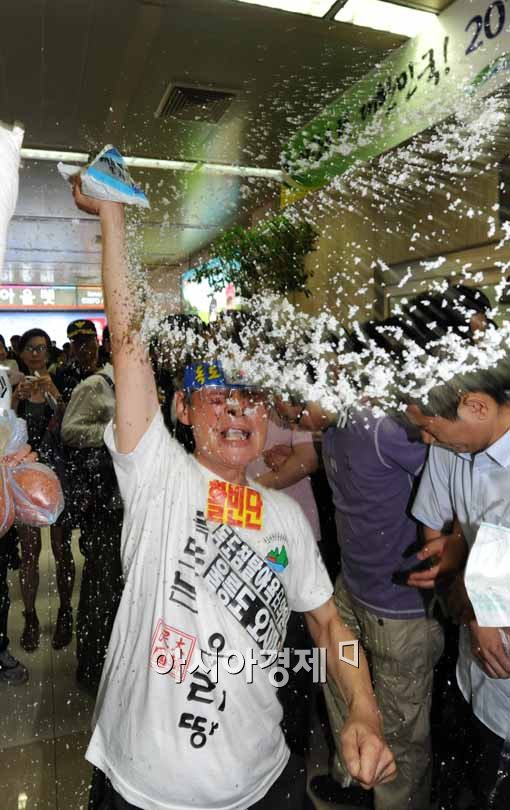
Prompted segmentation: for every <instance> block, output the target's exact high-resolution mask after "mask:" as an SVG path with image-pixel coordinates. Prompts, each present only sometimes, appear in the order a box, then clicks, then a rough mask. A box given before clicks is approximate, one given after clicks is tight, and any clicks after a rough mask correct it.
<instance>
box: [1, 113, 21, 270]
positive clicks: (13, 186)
mask: <svg viewBox="0 0 510 810" xmlns="http://www.w3.org/2000/svg"><path fill="white" fill-rule="evenodd" d="M23 135H24V131H23V128H22V127H21V126H20V125H19V124H15V125H14V126H12V127H10V126H7V124H3V123H2V122H1V121H0V271H1V270H2V268H3V264H4V257H5V250H6V247H7V229H8V227H9V222H10V221H11V218H12V215H13V214H14V209H15V208H16V201H17V199H18V185H19V178H18V172H19V161H20V149H21V144H22V143H23Z"/></svg>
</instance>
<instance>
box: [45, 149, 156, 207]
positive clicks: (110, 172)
mask: <svg viewBox="0 0 510 810" xmlns="http://www.w3.org/2000/svg"><path fill="white" fill-rule="evenodd" d="M58 170H59V172H60V174H61V175H62V177H63V178H64V180H68V181H69V182H72V180H73V178H74V177H76V175H78V174H79V175H80V176H81V187H82V191H83V193H84V194H87V196H89V197H93V198H94V199H96V200H112V201H113V202H120V203H125V204H127V205H139V206H141V207H142V208H150V203H149V200H148V199H147V197H146V196H145V194H144V193H143V191H142V190H141V188H139V187H138V186H137V185H136V184H135V182H134V181H133V179H132V177H131V175H130V174H129V172H128V170H127V168H126V165H125V163H124V158H123V157H122V155H121V154H120V152H119V151H118V150H117V149H115V147H114V146H105V147H104V149H103V150H102V151H101V152H100V153H99V154H98V156H97V157H96V158H94V160H93V161H92V162H91V163H89V164H88V166H86V167H85V168H80V167H79V166H70V165H67V164H65V163H59V164H58Z"/></svg>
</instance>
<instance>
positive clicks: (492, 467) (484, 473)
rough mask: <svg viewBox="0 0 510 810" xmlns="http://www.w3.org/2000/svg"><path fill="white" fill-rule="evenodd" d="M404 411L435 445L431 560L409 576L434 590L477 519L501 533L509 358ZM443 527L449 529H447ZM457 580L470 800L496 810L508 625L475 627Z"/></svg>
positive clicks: (424, 517)
mask: <svg viewBox="0 0 510 810" xmlns="http://www.w3.org/2000/svg"><path fill="white" fill-rule="evenodd" d="M408 416H409V418H410V419H411V421H412V422H413V423H414V424H415V425H417V426H418V427H419V428H420V429H421V431H422V438H423V440H424V441H427V442H428V443H430V444H433V443H437V445H438V446H433V447H431V449H430V454H429V458H428V461H427V464H426V467H425V470H424V472H423V476H422V479H421V484H420V488H419V491H418V494H417V497H416V500H415V502H414V506H413V510H412V512H413V515H414V517H415V518H417V519H418V520H419V521H420V522H421V523H422V524H423V525H424V527H425V529H424V533H425V539H426V541H427V545H426V547H425V548H424V550H423V551H422V552H421V554H420V555H419V556H421V558H422V559H423V560H426V559H430V560H431V561H432V567H431V568H430V569H429V570H427V571H420V572H416V573H414V574H412V575H411V576H410V577H409V580H408V582H409V584H410V585H415V586H417V587H433V586H434V585H435V583H436V581H438V580H441V579H442V578H444V577H447V576H451V575H452V574H454V573H455V572H462V571H463V568H464V565H465V561H466V557H467V554H468V553H469V551H470V550H471V548H472V547H473V545H474V543H475V541H476V539H477V535H478V532H479V530H480V526H481V525H482V524H486V523H490V524H495V525H497V526H498V528H499V530H500V531H501V532H503V535H502V536H505V532H506V529H507V528H508V527H510V432H509V431H510V364H509V363H508V361H506V360H504V361H501V362H500V363H499V364H498V365H497V367H493V368H491V369H490V370H484V371H479V372H477V373H473V374H469V375H465V376H459V377H458V378H456V379H454V380H452V381H450V383H448V384H446V385H441V386H438V387H437V388H436V389H433V390H432V391H431V392H430V395H429V398H428V401H427V404H426V405H424V404H422V403H420V404H417V403H413V404H411V405H410V406H409V407H408ZM447 524H450V525H453V529H450V530H449V533H448V534H445V533H444V532H443V530H444V527H445V525H447ZM506 536H508V538H509V540H508V542H509V543H510V533H508V535H506ZM456 587H457V604H458V610H459V614H460V619H461V622H462V623H463V625H464V626H463V627H462V629H461V635H460V641H459V660H458V665H457V680H458V683H459V686H460V689H461V691H462V693H463V695H464V697H465V698H466V700H467V701H468V702H470V703H471V707H472V711H473V714H474V731H475V734H474V741H475V747H476V753H477V760H476V763H477V764H476V774H475V783H476V787H477V790H478V794H479V795H478V803H477V805H476V807H477V809H478V810H481V809H482V808H486V807H487V808H492V810H499V809H500V808H501V810H502V808H508V807H509V806H510V774H508V775H507V776H506V777H505V778H502V773H501V766H502V764H503V760H504V755H503V759H502V751H503V746H504V740H505V739H506V738H507V737H510V680H509V679H510V656H509V655H508V653H507V651H506V649H505V647H506V648H507V649H508V645H507V644H506V641H505V635H504V634H505V633H507V631H508V630H509V628H497V627H481V626H480V625H479V624H478V622H477V621H476V618H475V612H474V610H473V605H472V604H471V603H470V601H469V597H468V595H467V592H466V588H465V586H464V582H463V578H462V575H461V577H460V581H457V586H456ZM508 599H509V600H510V588H509V593H508ZM500 630H502V631H503V632H500ZM498 772H499V773H498ZM498 777H499V779H498Z"/></svg>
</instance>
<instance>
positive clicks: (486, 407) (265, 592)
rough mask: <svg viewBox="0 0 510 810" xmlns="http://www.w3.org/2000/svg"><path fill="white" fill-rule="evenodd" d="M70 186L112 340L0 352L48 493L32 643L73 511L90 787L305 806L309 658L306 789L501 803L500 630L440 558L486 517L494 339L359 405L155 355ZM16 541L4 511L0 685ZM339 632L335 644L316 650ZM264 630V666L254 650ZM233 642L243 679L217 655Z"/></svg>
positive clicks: (467, 302)
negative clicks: (48, 576) (424, 383)
mask: <svg viewBox="0 0 510 810" xmlns="http://www.w3.org/2000/svg"><path fill="white" fill-rule="evenodd" d="M74 195H75V200H76V202H77V204H78V206H79V207H80V208H82V209H83V210H85V211H87V212H88V213H93V214H96V215H99V217H100V220H101V227H102V249H103V284H104V288H105V300H106V301H107V302H108V309H107V315H108V320H109V325H110V327H111V329H112V342H111V344H110V335H109V332H107V333H106V339H105V337H103V344H102V346H101V347H100V346H99V343H98V339H97V333H96V330H95V327H94V324H93V323H92V322H90V321H87V320H83V321H73V322H72V323H71V324H70V325H69V327H68V337H69V345H68V346H64V347H63V350H62V351H61V352H60V351H58V350H56V349H55V348H54V347H53V346H52V343H51V339H50V337H49V336H48V335H47V334H46V333H45V332H44V331H42V330H40V329H37V328H34V329H31V330H29V331H28V332H26V333H25V334H24V335H22V336H20V337H19V338H18V337H17V336H13V338H11V348H10V349H9V350H7V349H6V346H5V343H4V341H3V339H2V340H0V362H1V363H2V364H3V365H8V366H9V367H10V371H11V375H12V380H13V383H14V385H15V387H14V395H13V407H14V408H16V409H17V412H18V414H19V415H20V416H23V418H25V419H26V421H27V425H28V432H29V441H30V445H31V447H32V448H33V450H35V451H36V452H37V453H38V454H39V456H40V458H41V459H42V460H44V461H46V463H48V464H50V465H51V466H53V468H54V469H55V470H56V471H57V473H58V475H59V477H60V479H61V482H62V486H63V489H64V492H65V496H66V508H65V511H64V513H63V515H62V516H61V518H59V521H58V522H57V524H56V525H55V526H53V527H52V529H51V545H52V550H53V554H54V557H55V564H56V572H57V586H58V592H59V598H60V608H59V613H58V618H57V622H56V627H55V633H54V637H53V641H52V643H53V646H54V647H55V648H57V649H58V648H61V647H64V646H67V645H68V644H69V643H70V642H71V639H72V635H73V613H72V608H71V597H72V592H73V586H74V577H75V567H74V560H73V556H72V552H71V544H70V538H71V532H72V530H73V529H76V528H78V529H79V530H80V551H81V553H82V554H83V556H84V560H85V562H84V568H83V575H82V579H81V585H80V598H79V607H78V615H77V618H76V642H77V659H78V664H77V679H78V681H79V682H80V683H81V684H83V685H84V686H85V687H86V688H90V689H92V690H94V691H97V690H98V689H99V691H98V696H97V704H96V710H95V714H94V728H93V734H92V739H91V742H90V745H89V748H88V751H87V759H88V760H89V761H90V762H91V763H92V764H93V765H94V777H93V783H92V787H91V795H90V805H89V807H90V810H109V809H110V808H123V810H137V809H138V810H169V808H174V809H175V810H177V808H179V809H180V810H182V809H183V808H192V807H195V808H196V807H200V808H203V810H205V808H213V807H214V808H217V810H247V808H253V810H272V809H273V808H274V810H281V808H289V810H290V808H292V810H294V809H296V810H299V808H304V807H306V806H309V805H307V804H306V802H307V801H308V799H307V798H306V779H307V776H306V768H305V764H304V763H305V759H306V754H307V750H308V747H309V731H310V724H311V722H312V716H311V714H312V713H311V710H310V707H311V706H316V704H317V702H319V703H320V700H319V699H318V695H317V693H318V692H320V687H318V686H317V685H316V683H317V682H318V681H321V680H322V681H323V683H322V694H323V697H324V706H325V710H326V712H327V727H328V729H329V734H330V740H331V767H330V772H329V774H322V775H321V776H316V777H314V778H312V779H311V780H309V781H310V791H311V794H312V795H313V796H317V797H318V798H321V799H323V800H325V801H328V800H331V801H337V802H345V803H354V804H356V805H357V806H368V807H372V806H373V807H375V808H376V810H405V809H406V808H407V809H408V810H429V808H430V807H431V806H433V805H432V802H433V801H436V805H435V806H437V807H440V808H444V809H445V810H446V809H447V808H452V810H454V808H461V807H464V808H466V807H467V806H468V804H467V803H468V802H471V807H472V808H473V810H482V808H496V810H498V809H499V808H507V807H508V805H509V801H510V775H508V778H506V777H507V773H508V771H507V770H505V768H507V767H508V765H507V764H505V763H506V760H505V753H506V747H505V739H506V737H507V735H508V731H509V728H510V686H509V683H510V681H509V680H508V679H509V678H510V644H509V640H508V635H506V630H508V628H506V630H505V628H486V627H481V626H479V625H478V623H477V620H476V614H475V612H474V610H473V606H472V604H471V603H470V600H469V597H468V593H467V591H466V587H465V583H464V576H463V572H464V569H465V565H466V559H467V557H468V553H469V550H470V548H471V547H472V546H473V544H474V543H475V540H476V538H477V534H478V532H479V531H482V529H483V526H484V525H485V524H487V523H491V524H494V525H497V526H500V525H501V526H502V530H503V529H504V521H505V515H506V511H507V510H506V498H505V492H506V487H507V485H508V484H509V483H510V473H508V472H507V470H509V469H510V438H509V431H510V368H509V367H508V365H507V363H506V362H505V361H501V363H499V364H498V365H497V366H496V367H494V368H491V369H488V370H485V371H480V372H479V373H477V374H474V375H473V374H472V375H464V376H462V375H460V376H458V377H457V378H455V379H453V380H446V381H438V384H437V386H436V387H435V388H433V389H432V391H431V392H430V395H429V398H428V400H427V402H426V403H425V402H422V401H418V400H412V399H410V400H409V402H408V403H407V410H406V411H405V414H404V413H400V414H399V415H396V414H386V415H384V416H376V415H374V413H373V412H372V411H371V410H370V408H369V407H368V405H366V407H365V408H364V409H359V410H356V411H353V412H352V413H351V414H350V415H349V416H348V418H343V419H341V420H340V419H339V418H338V415H337V414H332V413H329V412H327V411H325V410H324V409H323V408H322V407H321V406H320V405H319V404H318V403H310V402H299V401H296V400H294V399H292V398H291V399H282V398H280V399H278V398H271V396H270V394H269V392H267V391H265V390H263V389H261V388H260V387H259V386H258V385H257V381H256V380H252V381H250V380H247V379H246V378H245V377H244V378H236V379H229V378H227V377H226V375H225V372H224V369H223V366H222V363H221V358H220V359H219V360H218V361H215V362H202V361H200V360H199V359H196V358H190V360H189V363H188V364H187V365H186V368H184V369H183V373H182V378H180V379H177V378H176V377H175V376H174V375H172V374H170V373H169V372H168V369H166V368H165V365H164V362H162V360H161V358H160V357H158V354H157V347H156V348H155V351H154V353H153V356H152V357H151V356H149V353H147V352H146V349H145V348H144V346H143V345H142V342H141V340H140V338H139V335H138V334H137V332H136V328H135V327H134V324H135V323H136V318H135V303H134V301H133V299H132V297H131V293H130V285H129V283H128V271H127V264H126V259H125V245H124V225H123V209H122V206H121V205H119V204H116V203H109V202H106V201H103V202H99V201H97V200H92V199H90V198H87V197H85V196H84V195H83V194H82V192H81V190H80V188H79V186H78V185H76V186H75V187H74ZM444 301H446V305H445V304H444ZM460 304H462V306H460ZM489 309H490V304H489V301H488V300H487V299H486V297H485V296H484V294H483V293H482V292H481V291H478V290H473V289H471V288H468V287H463V286H457V287H452V288H450V289H449V290H448V291H447V293H445V294H444V295H443V296H440V297H438V296H422V297H420V298H419V299H415V301H414V302H412V303H411V304H410V305H409V306H408V309H407V311H406V313H404V315H401V316H399V317H398V318H397V319H389V320H388V321H386V322H385V323H383V324H380V323H375V322H370V323H367V324H364V325H363V327H362V328H361V329H360V330H358V332H357V333H356V334H353V335H352V345H353V346H356V345H360V344H363V341H365V340H374V341H375V342H376V343H377V344H378V345H379V346H380V347H382V348H384V349H385V350H386V351H388V352H389V353H392V354H394V355H397V354H398V352H399V344H398V340H397V338H396V337H395V336H396V334H397V331H398V330H400V332H402V331H403V332H405V333H406V334H407V335H408V336H410V337H412V339H413V340H416V341H418V342H422V343H423V344H424V345H426V344H427V342H428V341H432V340H433V339H437V337H438V334H439V335H441V334H443V335H444V334H446V333H447V332H448V329H452V330H454V331H456V332H457V334H460V335H461V336H462V337H463V338H464V339H465V340H466V341H470V342H473V343H474V342H477V341H479V339H480V336H481V335H482V334H483V332H484V331H485V330H486V329H487V327H488V325H489V321H488V316H487V313H488V311H489ZM466 312H467V313H468V315H466ZM2 355H3V357H2ZM112 363H113V365H112ZM326 480H327V484H326ZM17 547H19V550H20V552H19V561H18V562H16V559H17V554H16V548H17ZM40 549H41V541H40V534H39V530H36V529H30V528H27V527H23V526H18V527H16V529H15V530H13V531H12V533H11V535H10V537H8V538H7V539H6V538H4V540H3V541H2V545H1V547H0V682H3V683H5V684H8V683H20V682H23V681H24V680H26V678H27V668H26V667H25V666H24V664H22V663H20V662H18V661H16V660H15V659H14V658H13V657H12V656H11V655H10V654H9V652H8V636H7V614H8V609H9V596H8V590H7V585H6V570H7V566H8V565H13V564H18V565H19V569H20V583H21V592H22V596H23V602H24V607H25V611H24V615H25V627H24V630H23V634H22V638H21V644H22V646H23V648H24V649H25V650H26V651H27V653H29V652H30V651H33V650H34V649H36V648H37V646H38V644H39V635H40V633H39V621H38V618H37V609H36V608H37V604H36V603H37V588H38V559H39V554H40ZM335 550H336V553H335ZM332 580H334V581H335V584H334V586H333V584H332ZM459 626H460V633H459V629H458V628H459ZM356 642H360V646H359V648H358V657H357V660H356V661H354V660H353V662H351V663H350V662H349V661H347V660H345V657H342V656H340V655H339V649H340V648H342V649H343V647H344V646H345V645H347V647H348V646H349V645H351V646H352V648H353V650H354V649H355V646H354V644H355V643H356ZM457 645H458V654H457ZM321 649H322V650H325V651H326V656H325V658H326V664H327V677H324V678H317V672H318V670H320V666H316V663H317V661H319V658H320V656H319V657H317V656H315V653H314V652H313V650H321ZM268 650H273V651H274V653H275V658H274V659H273V664H274V663H276V669H271V668H268V667H267V666H266V667H264V666H262V661H263V656H264V653H265V652H267V651H268ZM241 651H242V652H243V653H244V654H245V655H246V656H248V652H250V655H251V656H252V658H251V659H250V660H251V661H252V663H254V664H255V666H254V667H253V666H252V670H251V671H252V677H251V681H250V680H249V679H248V678H247V677H245V673H243V672H240V671H239V670H237V671H234V670H233V669H232V668H231V667H230V659H231V657H232V654H234V652H235V654H237V653H239V652H241ZM307 651H309V652H310V656H311V659H313V663H312V664H311V663H310V662H305V663H303V662H304V661H305V657H304V653H305V652H307ZM197 653H199V654H200V660H201V665H199V666H194V664H195V663H196V659H195V658H194V655H195V656H196V655H197ZM457 659H458V660H457ZM354 663H355V664H356V665H353V664H354ZM456 664H457V675H458V683H459V687H460V689H457V687H456V686H455V684H454V680H455V674H454V670H455V665H456ZM229 667H230V668H229ZM314 682H315V684H314ZM277 686H279V687H280V688H277ZM278 698H279V700H278ZM312 776H313V775H312ZM361 788H364V789H365V791H363V790H361ZM462 802H464V804H462Z"/></svg>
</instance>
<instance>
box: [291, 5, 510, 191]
mask: <svg viewBox="0 0 510 810" xmlns="http://www.w3.org/2000/svg"><path fill="white" fill-rule="evenodd" d="M508 82H510V0H456V2H455V3H454V4H453V5H451V6H450V7H449V8H448V9H447V10H446V11H444V12H443V13H442V14H441V15H440V16H439V17H432V18H431V24H430V27H428V28H427V29H425V30H424V31H423V32H422V33H421V34H419V35H418V36H416V37H414V38H413V39H411V40H409V41H408V42H406V43H405V44H404V45H402V46H401V47H400V48H399V49H398V50H396V51H394V52H393V53H391V54H390V55H389V56H388V57H387V58H386V59H385V60H384V61H382V62H381V63H380V65H378V66H377V67H376V68H375V69H374V70H372V71H371V72H370V73H369V74H367V76H365V77H364V78H363V79H361V80H360V81H358V82H357V83H356V84H355V85H353V86H352V88H351V89H350V90H348V91H347V92H346V93H344V95H342V96H341V97H340V98H338V99H337V100H336V101H334V102H332V103H331V104H330V105H328V107H326V108H325V109H324V111H323V112H322V113H321V114H320V115H319V116H318V117H317V118H315V119H314V120H313V121H310V123H309V124H308V125H307V126H306V127H305V128H304V129H303V130H301V131H300V132H298V133H296V135H295V136H294V137H293V138H292V140H291V141H290V143H289V144H288V145H287V146H286V148H285V150H284V152H283V155H282V166H283V168H284V170H285V171H286V172H287V174H288V176H289V187H288V188H284V191H283V194H282V204H283V205H287V204H289V203H290V202H292V201H293V200H294V199H296V198H298V197H300V196H303V193H306V192H307V191H309V190H314V189H318V188H322V187H323V186H324V185H325V184H326V183H327V182H328V181H330V180H331V179H332V178H333V177H336V176H338V175H340V174H342V173H343V172H345V171H346V170H347V169H348V168H349V167H350V166H352V165H353V164H354V163H356V162H357V161H360V160H361V161H363V160H369V159H371V158H374V157H377V156H378V155H380V154H382V153H383V152H386V151H388V150H389V149H392V148H393V147H395V146H398V145H399V144H401V143H403V142H404V141H406V140H408V139H409V138H411V137H413V136H414V135H417V134H418V133H419V132H423V131H424V130H425V129H428V128H429V127H431V126H433V125H434V124H436V123H438V122H439V121H441V120H443V119H445V118H446V117H448V115H450V114H451V113H452V112H453V111H454V109H455V108H456V107H457V106H458V103H459V98H460V97H461V96H462V94H463V93H467V94H469V96H470V97H471V98H473V97H477V96H478V95H487V94H489V93H491V92H493V91H494V90H496V89H497V88H499V87H500V86H502V85H503V84H506V83H508Z"/></svg>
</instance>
